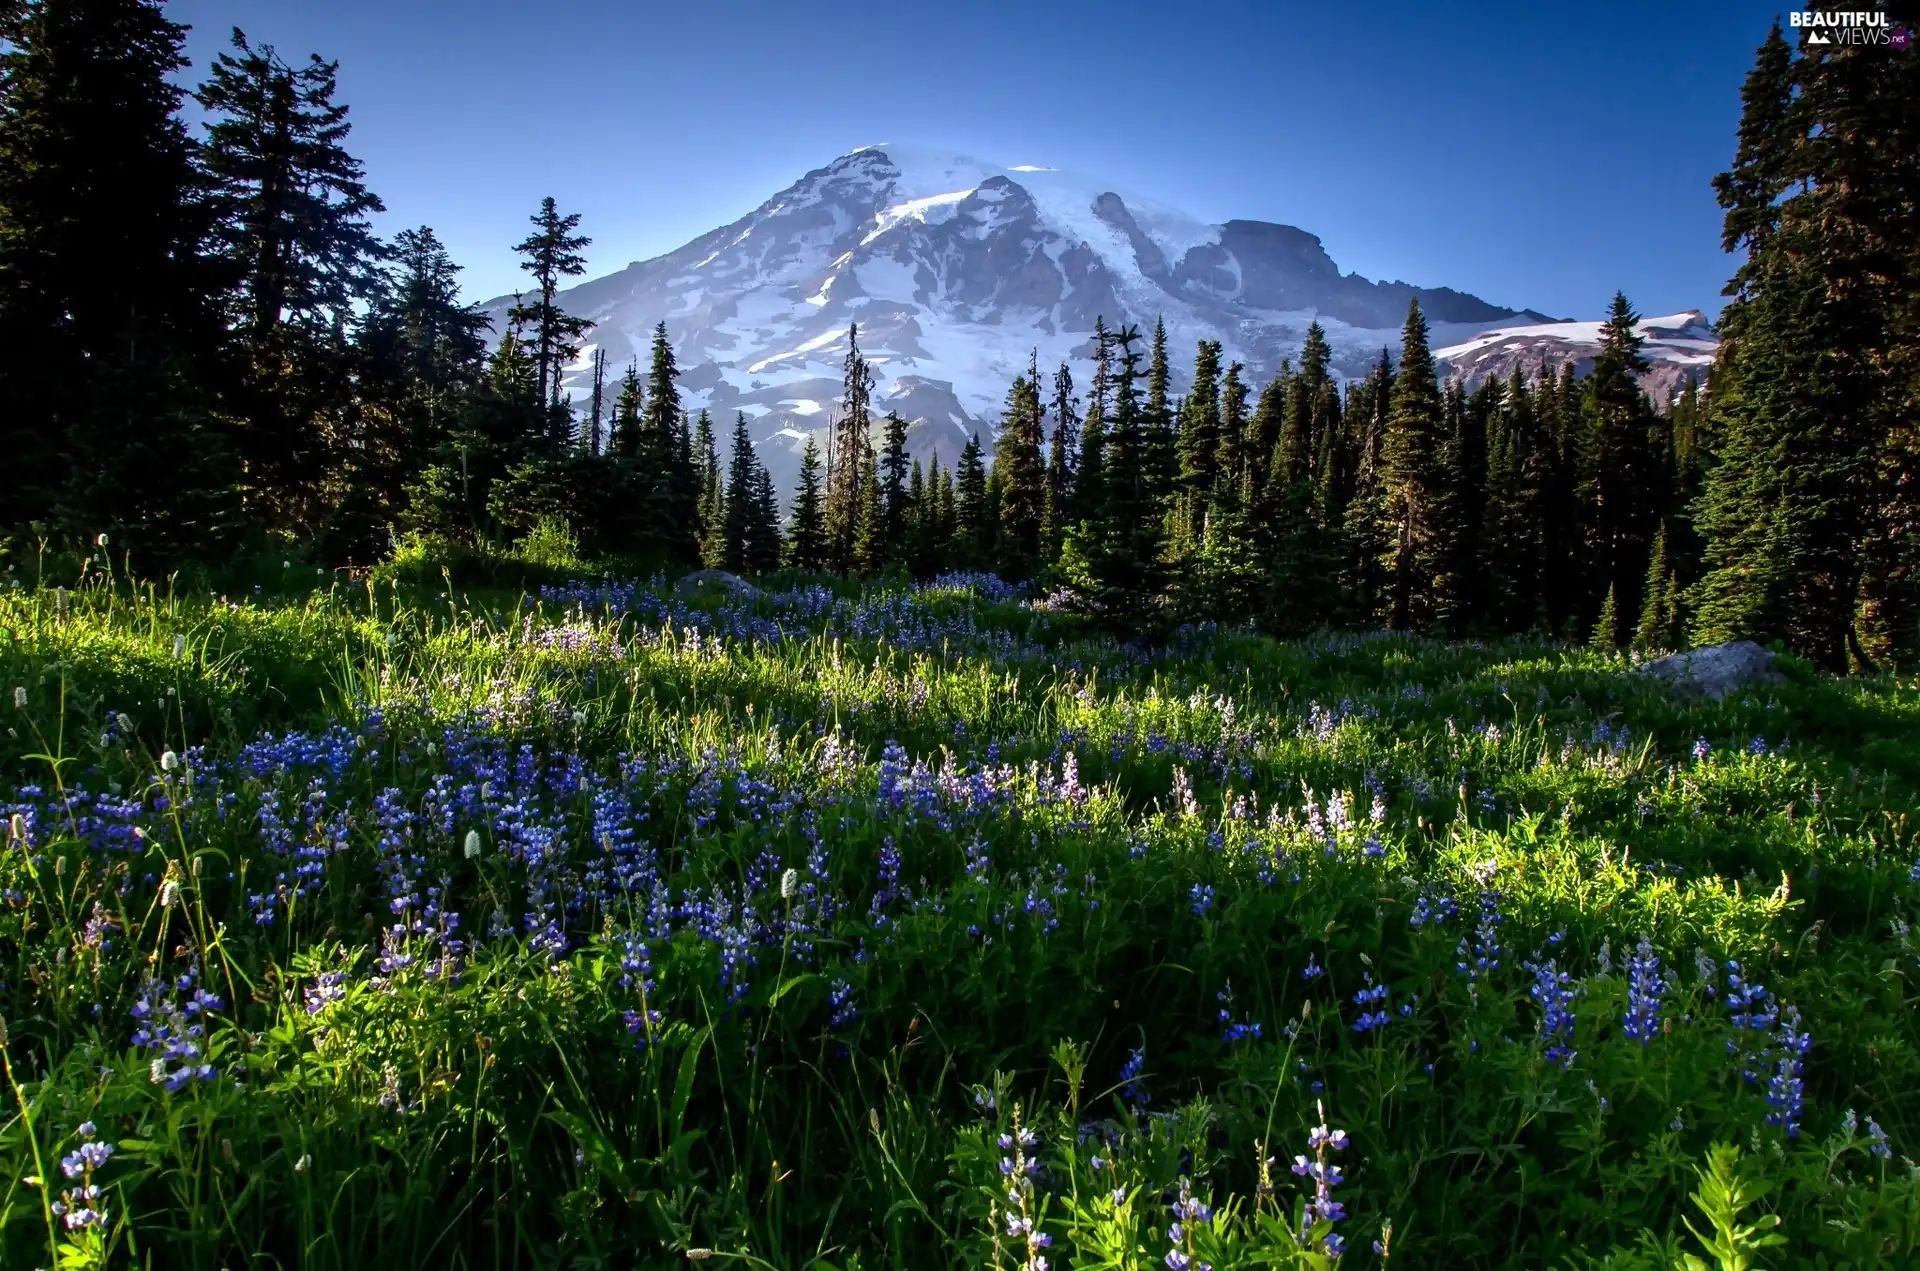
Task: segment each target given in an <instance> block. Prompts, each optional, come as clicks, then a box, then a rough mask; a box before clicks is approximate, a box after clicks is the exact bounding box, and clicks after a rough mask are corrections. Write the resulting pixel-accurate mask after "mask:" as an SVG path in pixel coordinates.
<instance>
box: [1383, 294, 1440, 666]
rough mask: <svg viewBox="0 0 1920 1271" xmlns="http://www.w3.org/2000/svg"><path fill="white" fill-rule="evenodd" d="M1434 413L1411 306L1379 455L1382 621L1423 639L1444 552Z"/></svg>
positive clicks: (1429, 365) (1435, 398)
mask: <svg viewBox="0 0 1920 1271" xmlns="http://www.w3.org/2000/svg"><path fill="white" fill-rule="evenodd" d="M1441 413H1442V403H1441V399H1440V387H1439V384H1438V382H1437V381H1436V379H1435V377H1434V367H1433V355H1432V353H1431V352H1430V350H1429V349H1428V346H1427V320H1426V318H1424V317H1423V316H1422V315H1421V313H1420V302H1419V300H1418V299H1415V300H1412V301H1410V302H1408V306H1407V321H1406V326H1405V328H1404V329H1403V331H1402V332H1401V338H1400V369H1399V373H1398V374H1397V375H1396V376H1395V378H1394V382H1393V396H1392V404H1391V406H1390V408H1389V410H1388V415H1387V430H1386V435H1385V437H1384V438H1383V439H1382V442H1381V453H1380V462H1381V469H1382V473H1381V475H1382V480H1383V485H1384V492H1385V495H1386V499H1387V515H1388V517H1389V518H1390V523H1391V526H1392V540H1391V543H1390V546H1389V547H1388V549H1387V551H1388V559H1387V561H1386V562H1385V564H1386V570H1387V578H1386V580H1385V581H1386V596H1385V597H1384V600H1385V604H1384V605H1383V608H1382V613H1381V616H1382V618H1384V619H1385V621H1386V623H1387V625H1388V626H1390V627H1392V628H1393V629H1394V630H1396V631H1407V630H1412V631H1426V630H1428V629H1430V628H1431V627H1432V625H1433V618H1434V615H1433V587H1434V582H1435V579H1436V577H1437V576H1438V575H1439V573H1440V571H1441V570H1442V568H1443V567H1444V557H1445V552H1446V542H1445V537H1444V524H1443V521H1442V507H1441V502H1442V497H1443V495H1442V490H1441V483H1440V473H1439V471H1438V465H1439V448H1440V429H1441Z"/></svg>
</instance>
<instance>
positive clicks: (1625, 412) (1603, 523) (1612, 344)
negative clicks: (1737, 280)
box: [1579, 293, 1660, 643]
mask: <svg viewBox="0 0 1920 1271" xmlns="http://www.w3.org/2000/svg"><path fill="white" fill-rule="evenodd" d="M1638 321H1639V318H1638V316H1637V315H1636V314H1635V313H1634V312H1633V309H1632V307H1631V306H1630V305H1629V304H1628V303H1627V298H1626V296H1624V295H1621V294H1619V293H1615V295H1614V297H1613V306H1612V309H1611V310H1610V311H1609V314H1608V317H1607V320H1606V322H1605V323H1603V324H1602V325H1601V328H1600V352H1599V355H1598V356H1597V357H1596V358H1595V359H1594V366H1593V374H1592V375H1591V376H1590V377H1589V378H1588V380H1587V385H1586V393H1585V396H1584V401H1583V403H1582V404H1583V427H1582V433H1581V448H1580V455H1579V458H1580V495H1581V498H1580V505H1581V512H1582V515H1583V517H1584V520H1585V530H1586V532H1585V544H1584V547H1585V553H1584V554H1585V556H1586V559H1587V561H1588V562H1589V564H1590V567H1591V569H1592V571H1593V572H1592V575H1591V576H1592V578H1593V587H1594V593H1595V594H1596V595H1598V594H1600V593H1602V592H1605V591H1609V590H1611V591H1614V592H1616V593H1617V594H1618V597H1619V605H1620V608H1621V610H1622V611H1623V612H1625V613H1629V614H1631V613H1637V612H1638V611H1639V605H1640V595H1639V586H1640V578H1641V575H1642V574H1643V573H1644V572H1645V569H1646V559H1647V549H1648V546H1649V544H1650V542H1651V540H1652V524H1653V519H1654V516H1655V514H1656V513H1657V511H1658V503H1657V498H1658V482H1659V479H1660V473H1659V470H1658V465H1657V463H1656V461H1655V457H1654V455H1653V453H1652V449H1651V441H1652V435H1653V428H1654V418H1653V412H1652V409H1651V407H1650V406H1649V404H1648V402H1647V397H1646V394H1645V393H1644V392H1642V391H1641V389H1640V385H1639V383H1638V381H1637V379H1636V378H1635V377H1636V376H1637V375H1638V374H1640V373H1641V372H1643V371H1645V370H1646V369H1647V361H1646V359H1645V358H1644V357H1642V356H1641V353H1640V350H1641V345H1642V343H1643V341H1642V339H1641V337H1640V335H1639V334H1638V333H1637V332H1636V331H1635V330H1634V326H1635V324H1636V323H1637V322H1638ZM1616 643H1618V641H1617V640H1616Z"/></svg>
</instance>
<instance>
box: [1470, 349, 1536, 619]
mask: <svg viewBox="0 0 1920 1271" xmlns="http://www.w3.org/2000/svg"><path fill="white" fill-rule="evenodd" d="M1534 399H1535V394H1534V392H1533V390H1532V389H1531V388H1529V387H1528V384H1527V379H1526V376H1525V374H1524V373H1523V372H1521V371H1520V370H1519V369H1517V368H1516V369H1515V371H1514V373H1513V376H1512V378H1511V379H1510V380H1509V381H1508V383H1507V386H1506V389H1505V391H1504V392H1503V393H1502V394H1501V400H1500V407H1499V409H1498V410H1497V411H1496V412H1495V413H1494V415H1493V417H1492V419H1491V420H1490V424H1489V432H1488V439H1487V476H1486V504H1485V508H1484V511H1483V514H1482V518H1481V527H1482V529H1481V536H1480V543H1479V554H1478V566H1479V572H1480V576H1481V579H1482V583H1483V593H1482V594H1483V596H1484V597H1485V610H1484V618H1485V623H1486V625H1487V626H1488V627H1489V628H1490V629H1492V630H1494V631H1501V632H1517V631H1525V630H1527V629H1529V628H1531V627H1535V626H1538V625H1541V624H1542V623H1544V621H1545V620H1546V609H1545V606H1544V603H1543V597H1542V590H1543V583H1544V579H1543V577H1542V567H1543V563H1544V556H1545V533H1544V519H1545V511H1546V509H1545V508H1544V507H1543V505H1542V498H1543V494H1544V484H1543V483H1544V478H1545V475H1546V461H1547V454H1546V449H1547V445H1548V443H1547V439H1546V438H1545V437H1544V436H1543V435H1542V432H1541V428H1540V424H1539V420H1538V415H1537V412H1536V410H1535V404H1534Z"/></svg>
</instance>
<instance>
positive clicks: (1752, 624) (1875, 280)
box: [1691, 25, 1920, 670]
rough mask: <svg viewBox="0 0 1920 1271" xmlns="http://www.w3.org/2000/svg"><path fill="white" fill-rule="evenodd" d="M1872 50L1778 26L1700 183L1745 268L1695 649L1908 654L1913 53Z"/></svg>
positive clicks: (1917, 267)
mask: <svg viewBox="0 0 1920 1271" xmlns="http://www.w3.org/2000/svg"><path fill="white" fill-rule="evenodd" d="M1874 52H1877V50H1869V49H1852V48H1846V47H1838V46H1835V45H1827V46H1824V47H1816V46H1812V45H1808V46H1806V47H1805V48H1803V49H1802V50H1801V54H1800V56H1798V57H1795V56H1794V54H1793V51H1792V50H1791V49H1790V48H1789V47H1788V46H1787V44H1786V42H1785V40H1784V39H1783V38H1782V36H1781V33H1780V31H1779V29H1778V26H1777V25H1776V27H1775V28H1774V30H1773V31H1772V32H1771V33H1770V34H1769V36H1768V39H1767V41H1766V43H1765V44H1763V45H1762V47H1761V49H1760V51H1759V53H1758V55H1757V56H1756V59H1755V64H1754V68H1753V71H1752V73H1751V74H1749V76H1748V78H1747V81H1746V84H1745V87H1744V89H1743V92H1742V119H1741V128H1740V141H1739V147H1738V150H1737V152H1736V154H1735V159H1734V165H1733V168H1732V169H1731V170H1730V171H1729V172H1727V173H1725V174H1723V175H1722V176H1721V177H1720V178H1719V179H1718V180H1717V181H1716V183H1715V184H1716V192H1717V194H1718V195H1719V198H1720V203H1721V206H1722V208H1723V209H1724V210H1725V212H1726V220H1725V224H1724V226H1723V233H1722V240H1723V243H1724V245H1725V246H1726V247H1727V249H1728V250H1730V251H1739V252H1743V253H1744V260H1743V261H1742V263H1741V265H1740V266H1739V268H1738V269H1737V270H1736V272H1735V274H1734V277H1733V279H1732V281H1731V282H1730V284H1729V286H1728V294H1729V296H1730V297H1731V299H1730V302H1729V303H1728V305H1727V308H1726V310H1725V312H1724V313H1723V315H1722V318H1721V332H1722V342H1721V346H1720V354H1719V359H1718V361H1717V363H1716V365H1715V368H1714V377H1713V389H1714V393H1713V417H1714V425H1713V435H1714V439H1715V449H1716V452H1717V453H1716V462H1715V464H1714V466H1713V468H1712V470H1711V472H1710V473H1709V474H1708V475H1707V478H1706V481H1705V484H1704V488H1703V490H1702V493H1701V495H1700V498H1699V501H1698V503H1697V504H1696V506H1695V508H1694V515H1693V518H1692V520H1693V523H1694V526H1695V527H1696V528H1697V529H1698V530H1699V531H1700V532H1701V534H1702V535H1703V536H1704V538H1705V540H1706V542H1705V553H1704V555H1705V559H1704V561H1703V570H1704V574H1703V577H1702V578H1701V580H1700V581H1699V582H1698V583H1697V584H1696V585H1695V587H1694V588H1693V589H1692V593H1691V599H1692V601H1693V606H1692V607H1693V632H1692V634H1693V638H1694V639H1695V640H1696V641H1699V642H1703V643H1704V642H1709V641H1716V640H1723V639H1728V638H1731V637H1734V636H1747V637H1750V638H1758V639H1769V638H1773V639H1781V640H1784V641H1785V642H1786V643H1787V644H1788V645H1789V647H1791V648H1793V649H1794V650H1795V651H1796V652H1798V653H1800V654H1802V655H1803V656H1806V657H1808V658H1810V659H1812V660H1813V661H1815V662H1817V663H1819V664H1821V665H1823V666H1826V667H1829V668H1831V669H1835V670H1841V669H1845V668H1847V667H1848V666H1849V665H1859V666H1871V665H1874V664H1875V663H1876V662H1877V661H1878V660H1880V659H1883V658H1891V659H1892V660H1893V661H1895V662H1896V663H1900V662H1905V661H1911V660H1913V659H1915V658H1916V657H1917V656H1920V621H1916V615H1920V597H1916V594H1915V588H1916V583H1920V575H1917V574H1916V572H1915V570H1914V568H1913V565H1914V558H1915V551H1916V548H1915V545H1914V544H1915V540H1914V537H1913V535H1912V530H1913V529H1914V528H1920V527H1916V525H1915V522H1916V520H1917V519H1920V518H1916V517H1915V515H1914V512H1913V510H1912V509H1913V505H1914V502H1915V498H1916V496H1915V494H1914V493H1913V489H1914V485H1915V482H1914V480H1913V479H1912V478H1913V477H1914V476H1917V475H1920V472H1917V471H1916V465H1915V463H1914V454H1915V444H1914V424H1913V419H1914V413H1913V410H1912V401H1913V397H1914V391H1913V385H1914V383H1915V382H1916V379H1917V378H1920V372H1917V370H1916V368H1920V321H1917V320H1916V319H1917V317H1920V306H1917V305H1916V301H1915V292H1916V290H1920V286H1917V285H1916V284H1917V283H1920V246H1917V245H1916V238H1915V235H1914V233H1913V222H1914V218H1913V215H1912V191H1913V189H1914V188H1915V187H1916V185H1920V158H1917V157H1916V150H1917V149H1920V135H1917V134H1920V105H1917V104H1916V97H1920V94H1917V93H1916V92H1915V87H1916V80H1915V74H1914V70H1913V65H1914V63H1913V59H1912V58H1886V57H1877V56H1872V55H1871V54H1873V53H1874ZM1863 633H1864V637H1863ZM1869 645H1871V646H1873V647H1872V648H1869Z"/></svg>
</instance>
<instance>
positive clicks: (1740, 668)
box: [1639, 640, 1787, 702]
mask: <svg viewBox="0 0 1920 1271" xmlns="http://www.w3.org/2000/svg"><path fill="white" fill-rule="evenodd" d="M1639 671H1640V674H1642V675H1651V676H1652V677H1653V678H1655V679H1657V680H1660V681H1662V682H1663V683H1665V684H1667V685H1668V686H1669V687H1670V688H1672V689H1673V691H1674V692H1675V693H1678V694H1680V695H1682V696H1687V697H1707V698H1711V699H1713V700H1714V701H1716V702H1717V701H1719V700H1720V699H1721V698H1723V697H1725V696H1726V695H1727V694H1729V693H1731V692H1733V691H1734V690H1735V689H1738V688H1741V687H1743V686H1745V685H1748V684H1779V683H1783V682H1784V681H1785V680H1786V678H1787V677H1786V676H1784V675H1782V674H1781V673H1780V670H1779V668H1778V667H1776V666H1774V664H1773V654H1772V653H1771V652H1769V651H1768V650H1766V649H1763V648H1761V647H1760V646H1759V645H1757V644H1755V643H1754V642H1753V641H1751V640H1734V641H1731V642H1729V643H1727V644H1715V645H1709V646H1708V647H1706V648H1704V649H1692V650H1689V651H1688V652H1686V653H1673V654H1669V655H1668V656H1666V657H1664V658H1656V659H1654V660H1653V661H1651V662H1647V663H1645V664H1643V665H1642V666H1641V667H1640V668H1639Z"/></svg>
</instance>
